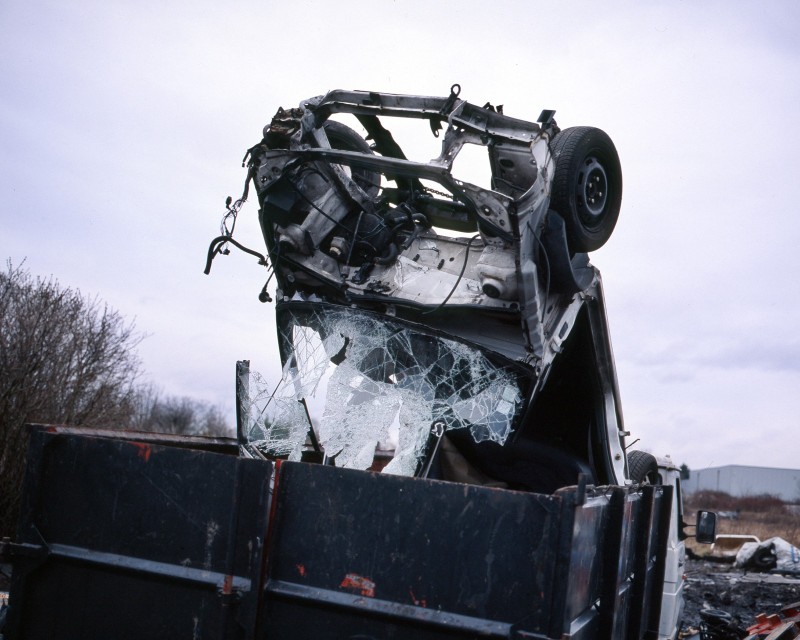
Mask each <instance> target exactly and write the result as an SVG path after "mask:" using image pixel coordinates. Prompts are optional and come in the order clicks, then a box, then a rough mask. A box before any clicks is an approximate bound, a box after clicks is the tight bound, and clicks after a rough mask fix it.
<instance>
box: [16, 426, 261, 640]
mask: <svg viewBox="0 0 800 640" xmlns="http://www.w3.org/2000/svg"><path fill="white" fill-rule="evenodd" d="M272 468H273V467H272V464H271V463H269V462H266V461H258V460H246V459H240V458H237V457H233V456H227V455H220V454H215V453H210V452H206V451H195V450H191V449H180V448H175V447H164V446H161V445H156V444H150V443H147V442H136V441H125V440H111V439H106V438H98V437H86V436H79V435H75V434H74V433H72V432H70V431H69V430H64V429H59V430H46V429H34V430H33V431H32V433H31V446H30V454H29V463H28V467H27V476H26V479H25V480H26V482H25V494H24V503H23V509H22V517H21V521H20V528H19V534H18V536H17V542H16V544H15V545H14V546H13V548H12V554H13V555H15V556H16V557H15V558H14V571H13V581H12V584H11V608H10V610H9V620H8V629H7V631H6V637H7V638H10V639H11V640H13V639H15V638H26V639H35V638H48V639H59V638H65V639H66V638H84V639H92V638H97V639H100V638H132V639H133V638H136V639H137V640H138V639H141V638H159V637H160V638H164V637H174V638H228V637H241V638H249V637H253V635H252V634H253V631H252V630H253V629H254V622H255V616H256V610H257V604H258V602H257V601H258V589H257V585H258V583H259V581H260V574H261V559H262V554H263V540H264V537H265V535H266V529H267V519H268V514H269V482H270V477H271V475H272Z"/></svg>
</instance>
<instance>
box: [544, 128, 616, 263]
mask: <svg viewBox="0 0 800 640" xmlns="http://www.w3.org/2000/svg"><path fill="white" fill-rule="evenodd" d="M550 149H551V151H552V153H553V158H554V159H555V163H556V170H555V176H554V177H553V186H552V192H551V194H550V206H551V208H553V209H555V210H556V211H557V212H558V214H559V215H560V216H561V217H562V218H563V219H564V223H565V224H566V227H567V240H568V244H569V249H570V251H572V252H574V253H579V252H585V251H594V250H595V249H599V248H600V247H602V246H603V245H604V244H605V242H606V240H608V239H609V237H610V236H611V232H612V231H614V226H615V225H616V224H617V218H618V217H619V209H620V205H621V204H622V169H621V168H620V163H619V155H618V154H617V149H616V147H615V146H614V143H613V142H612V141H611V138H609V137H608V134H606V133H605V132H604V131H601V130H600V129H596V128H594V127H570V128H569V129H564V130H563V131H561V132H559V133H557V134H556V135H555V137H554V138H553V140H552V141H551V143H550Z"/></svg>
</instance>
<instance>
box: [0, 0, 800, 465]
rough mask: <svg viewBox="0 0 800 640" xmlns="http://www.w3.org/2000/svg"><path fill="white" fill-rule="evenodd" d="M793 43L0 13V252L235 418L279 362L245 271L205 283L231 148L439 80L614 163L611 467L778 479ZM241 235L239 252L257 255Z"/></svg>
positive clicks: (668, 20) (404, 14)
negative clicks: (325, 109)
mask: <svg viewBox="0 0 800 640" xmlns="http://www.w3.org/2000/svg"><path fill="white" fill-rule="evenodd" d="M799 29H800V3H797V2H794V1H792V0H786V1H783V2H732V1H731V0H725V1H721V2H708V1H700V0H696V1H693V2H688V1H687V2H644V1H643V2H635V3H634V2H624V3H623V2H609V1H604V2H551V1H548V2H538V1H532V0H526V1H519V2H503V1H502V0H495V1H494V2H477V1H476V2H470V1H465V0H462V1H460V2H432V1H430V0H420V1H417V0H414V1H411V0H397V1H395V2H388V1H386V2H379V1H375V0H366V1H364V2H355V1H341V2H323V1H317V2H314V1H309V0H294V1H293V2H274V1H268V0H262V1H260V2H253V3H244V2H227V3H222V2H203V1H198V0H194V1H192V2H162V1H159V2H149V1H136V2H134V1H131V2H113V1H108V0H103V1H97V2H81V1H74V2H37V1H35V0H4V1H3V2H0V175H2V178H0V202H2V205H0V216H2V217H1V219H0V221H1V222H2V226H1V227H0V229H1V230H0V257H2V258H3V259H6V258H11V259H12V261H14V263H15V264H18V263H19V262H20V261H22V260H23V259H25V260H26V265H27V267H28V269H29V270H30V271H31V272H32V273H34V274H37V275H42V276H49V275H51V274H52V275H54V276H55V277H57V278H58V279H59V281H60V282H61V283H62V284H63V285H65V286H71V287H76V288H79V289H80V290H81V291H83V292H85V293H87V294H91V295H95V294H96V295H98V296H99V297H100V298H102V299H103V300H105V301H107V302H108V303H109V304H110V305H111V306H113V307H114V308H116V309H117V310H119V311H120V312H121V313H123V314H124V315H125V316H127V317H129V318H132V319H133V318H135V321H136V325H137V327H138V328H139V329H140V330H141V331H143V332H146V333H147V334H148V337H147V339H146V340H144V342H143V343H142V344H141V346H140V348H139V353H140V355H141V357H142V359H143V363H144V366H145V369H146V371H147V373H148V376H149V379H150V380H152V381H153V382H154V383H155V384H157V385H159V386H160V387H161V388H162V389H163V390H164V391H165V392H166V393H168V394H175V395H187V396H191V397H195V398H197V399H202V400H207V401H211V402H215V403H220V404H222V405H224V406H225V407H227V408H228V410H229V411H230V416H231V417H230V419H231V423H232V422H233V395H234V394H233V380H234V366H235V362H236V360H237V359H242V358H249V359H250V360H251V361H252V366H253V368H254V369H257V370H259V371H262V372H264V373H265V374H266V373H267V372H268V371H270V370H277V368H278V366H279V364H278V362H277V357H276V355H275V347H274V345H275V326H274V322H273V315H274V307H273V306H272V305H269V304H267V305H264V304H261V303H259V302H258V300H257V295H258V292H259V290H260V289H261V287H262V286H263V283H264V280H265V277H266V275H267V274H266V271H265V270H264V268H263V267H259V266H258V265H257V264H256V262H255V260H253V259H252V258H250V257H249V256H246V255H244V254H231V255H230V256H228V257H225V258H218V259H217V260H216V261H215V264H214V268H213V270H212V273H211V276H205V275H203V267H204V261H205V253H206V249H207V246H208V242H209V241H210V240H211V239H212V238H213V237H214V236H215V235H217V233H218V229H219V221H220V218H221V216H222V213H223V211H224V200H225V198H226V196H228V195H232V196H234V198H235V197H237V196H238V195H239V194H240V193H241V188H242V184H243V180H244V171H243V170H242V168H241V158H242V156H243V154H244V151H245V150H246V149H247V148H248V147H250V146H252V145H253V144H255V143H256V142H258V141H259V140H260V138H261V130H262V127H263V126H264V125H265V124H266V123H267V122H268V121H269V120H270V118H271V116H272V114H273V113H274V112H275V111H276V109H277V108H278V107H279V106H284V107H291V106H296V105H297V104H298V103H299V102H300V101H301V100H303V99H305V98H309V97H311V96H315V95H318V94H322V93H325V92H326V91H327V90H329V89H335V88H342V89H370V90H379V91H390V92H396V93H421V94H428V95H446V94H447V93H448V91H449V87H450V86H451V84H453V83H454V82H457V83H460V84H461V87H462V93H461V97H462V98H464V99H466V100H469V101H470V102H473V103H476V104H484V103H485V102H487V101H491V102H492V103H494V104H503V105H504V106H505V113H506V114H508V115H511V116H515V117H519V118H523V119H530V120H535V119H536V117H537V116H538V114H539V112H540V111H541V110H542V109H544V108H548V109H555V110H556V119H557V121H558V123H559V125H560V126H562V127H568V126H577V125H592V126H597V127H600V128H602V129H604V130H605V131H607V132H608V133H609V135H610V136H611V138H612V139H613V140H614V142H615V144H616V146H617V149H618V151H619V154H620V156H621V160H622V168H623V176H624V194H623V201H622V213H621V214H620V220H619V223H618V225H617V229H616V231H615V233H614V235H613V236H612V237H611V240H610V241H609V242H608V244H607V245H606V246H605V247H603V248H602V249H601V250H599V251H597V252H595V253H593V254H592V255H591V259H592V262H593V263H594V264H595V265H596V266H597V267H598V268H599V269H600V270H601V272H602V274H603V281H604V285H605V292H606V296H607V303H608V315H609V322H610V326H611V333H612V336H611V337H612V341H613V345H614V351H615V355H616V360H617V369H618V371H617V373H618V377H619V384H620V389H621V393H622V406H623V412H624V415H625V423H626V428H627V429H629V430H630V431H631V432H632V434H633V437H639V438H641V442H639V443H637V445H635V446H636V447H637V448H645V449H648V450H650V451H653V452H654V453H658V454H671V455H672V457H673V459H674V460H675V461H676V462H678V463H681V462H685V463H687V464H688V465H689V466H690V467H691V468H702V467H706V466H716V465H724V464H752V465H766V466H775V467H792V468H797V467H798V466H800V417H798V416H800V337H798V327H800V295H799V294H800V285H799V284H798V275H799V274H800V269H799V268H798V264H797V263H798V259H797V249H796V247H797V246H798V244H800V211H798V202H799V201H800V171H798V170H800V162H799V161H798V142H800V133H799V131H798V126H799V125H798V118H800V40H799V39H798V38H797V33H798V30H799ZM422 159H427V158H422ZM256 212H257V206H256V204H255V197H253V202H250V203H248V204H247V205H245V208H244V209H243V211H242V214H241V217H240V222H239V225H238V226H237V234H241V237H240V239H242V240H244V241H245V242H247V243H249V244H251V245H253V246H256V247H259V243H260V242H261V241H260V238H259V235H258V231H257V226H256ZM260 248H263V244H261V245H260Z"/></svg>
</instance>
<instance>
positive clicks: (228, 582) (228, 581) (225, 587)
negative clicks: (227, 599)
mask: <svg viewBox="0 0 800 640" xmlns="http://www.w3.org/2000/svg"><path fill="white" fill-rule="evenodd" d="M222 593H223V595H226V596H229V595H230V594H232V593H233V576H225V579H224V580H223V581H222Z"/></svg>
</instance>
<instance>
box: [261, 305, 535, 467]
mask: <svg viewBox="0 0 800 640" xmlns="http://www.w3.org/2000/svg"><path fill="white" fill-rule="evenodd" d="M279 317H280V325H281V329H280V339H281V343H282V345H283V348H284V358H285V364H284V366H283V375H282V379H281V381H280V382H279V383H278V385H277V387H275V388H274V389H273V390H272V391H270V390H269V389H268V388H267V387H266V386H265V385H264V384H263V381H261V380H260V379H259V378H257V377H255V378H251V389H250V391H249V398H248V402H249V409H248V418H247V421H248V422H247V428H246V434H247V438H248V440H249V441H250V444H251V445H253V446H255V447H256V448H258V449H259V450H260V451H261V452H262V453H264V454H266V455H269V456H279V457H288V459H290V460H301V459H303V456H304V454H309V453H311V452H315V453H316V454H317V455H318V456H319V455H324V457H325V460H326V461H328V462H332V463H333V464H335V465H336V466H337V467H345V468H353V469H372V470H382V471H383V472H384V473H393V474H398V475H414V474H415V473H417V470H418V469H419V468H420V465H421V464H422V462H423V459H424V458H425V456H426V452H428V451H429V449H430V442H431V439H432V438H436V437H440V436H441V435H442V433H443V432H446V431H448V430H453V429H466V430H468V431H469V433H470V434H471V436H472V438H473V439H474V440H475V441H476V442H483V441H486V440H491V441H494V442H497V443H498V444H503V443H505V442H506V440H507V439H508V437H509V436H510V434H511V433H512V432H513V430H514V428H515V426H516V422H517V420H518V417H519V414H520V413H521V408H522V403H523V395H524V394H523V392H522V390H521V384H522V383H523V380H522V379H521V376H520V374H518V373H517V372H516V370H514V369H512V368H511V367H503V366H499V365H497V364H495V363H493V362H492V361H490V360H489V359H488V358H487V357H486V356H485V355H484V354H483V353H482V352H481V351H480V350H478V349H476V348H473V347H471V346H469V345H466V344H463V343H461V342H457V341H454V340H449V339H446V338H442V337H438V336H433V335H430V334H427V333H424V332H422V331H416V330H414V329H412V328H411V327H409V326H407V325H405V324H402V323H400V322H396V321H391V320H387V319H386V318H385V317H377V316H373V315H370V314H368V313H364V312H361V311H358V310H354V309H347V310H342V309H336V308H327V307H317V308H315V309H314V310H306V309H303V310H297V309H295V310H291V311H284V312H283V313H282V314H279Z"/></svg>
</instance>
